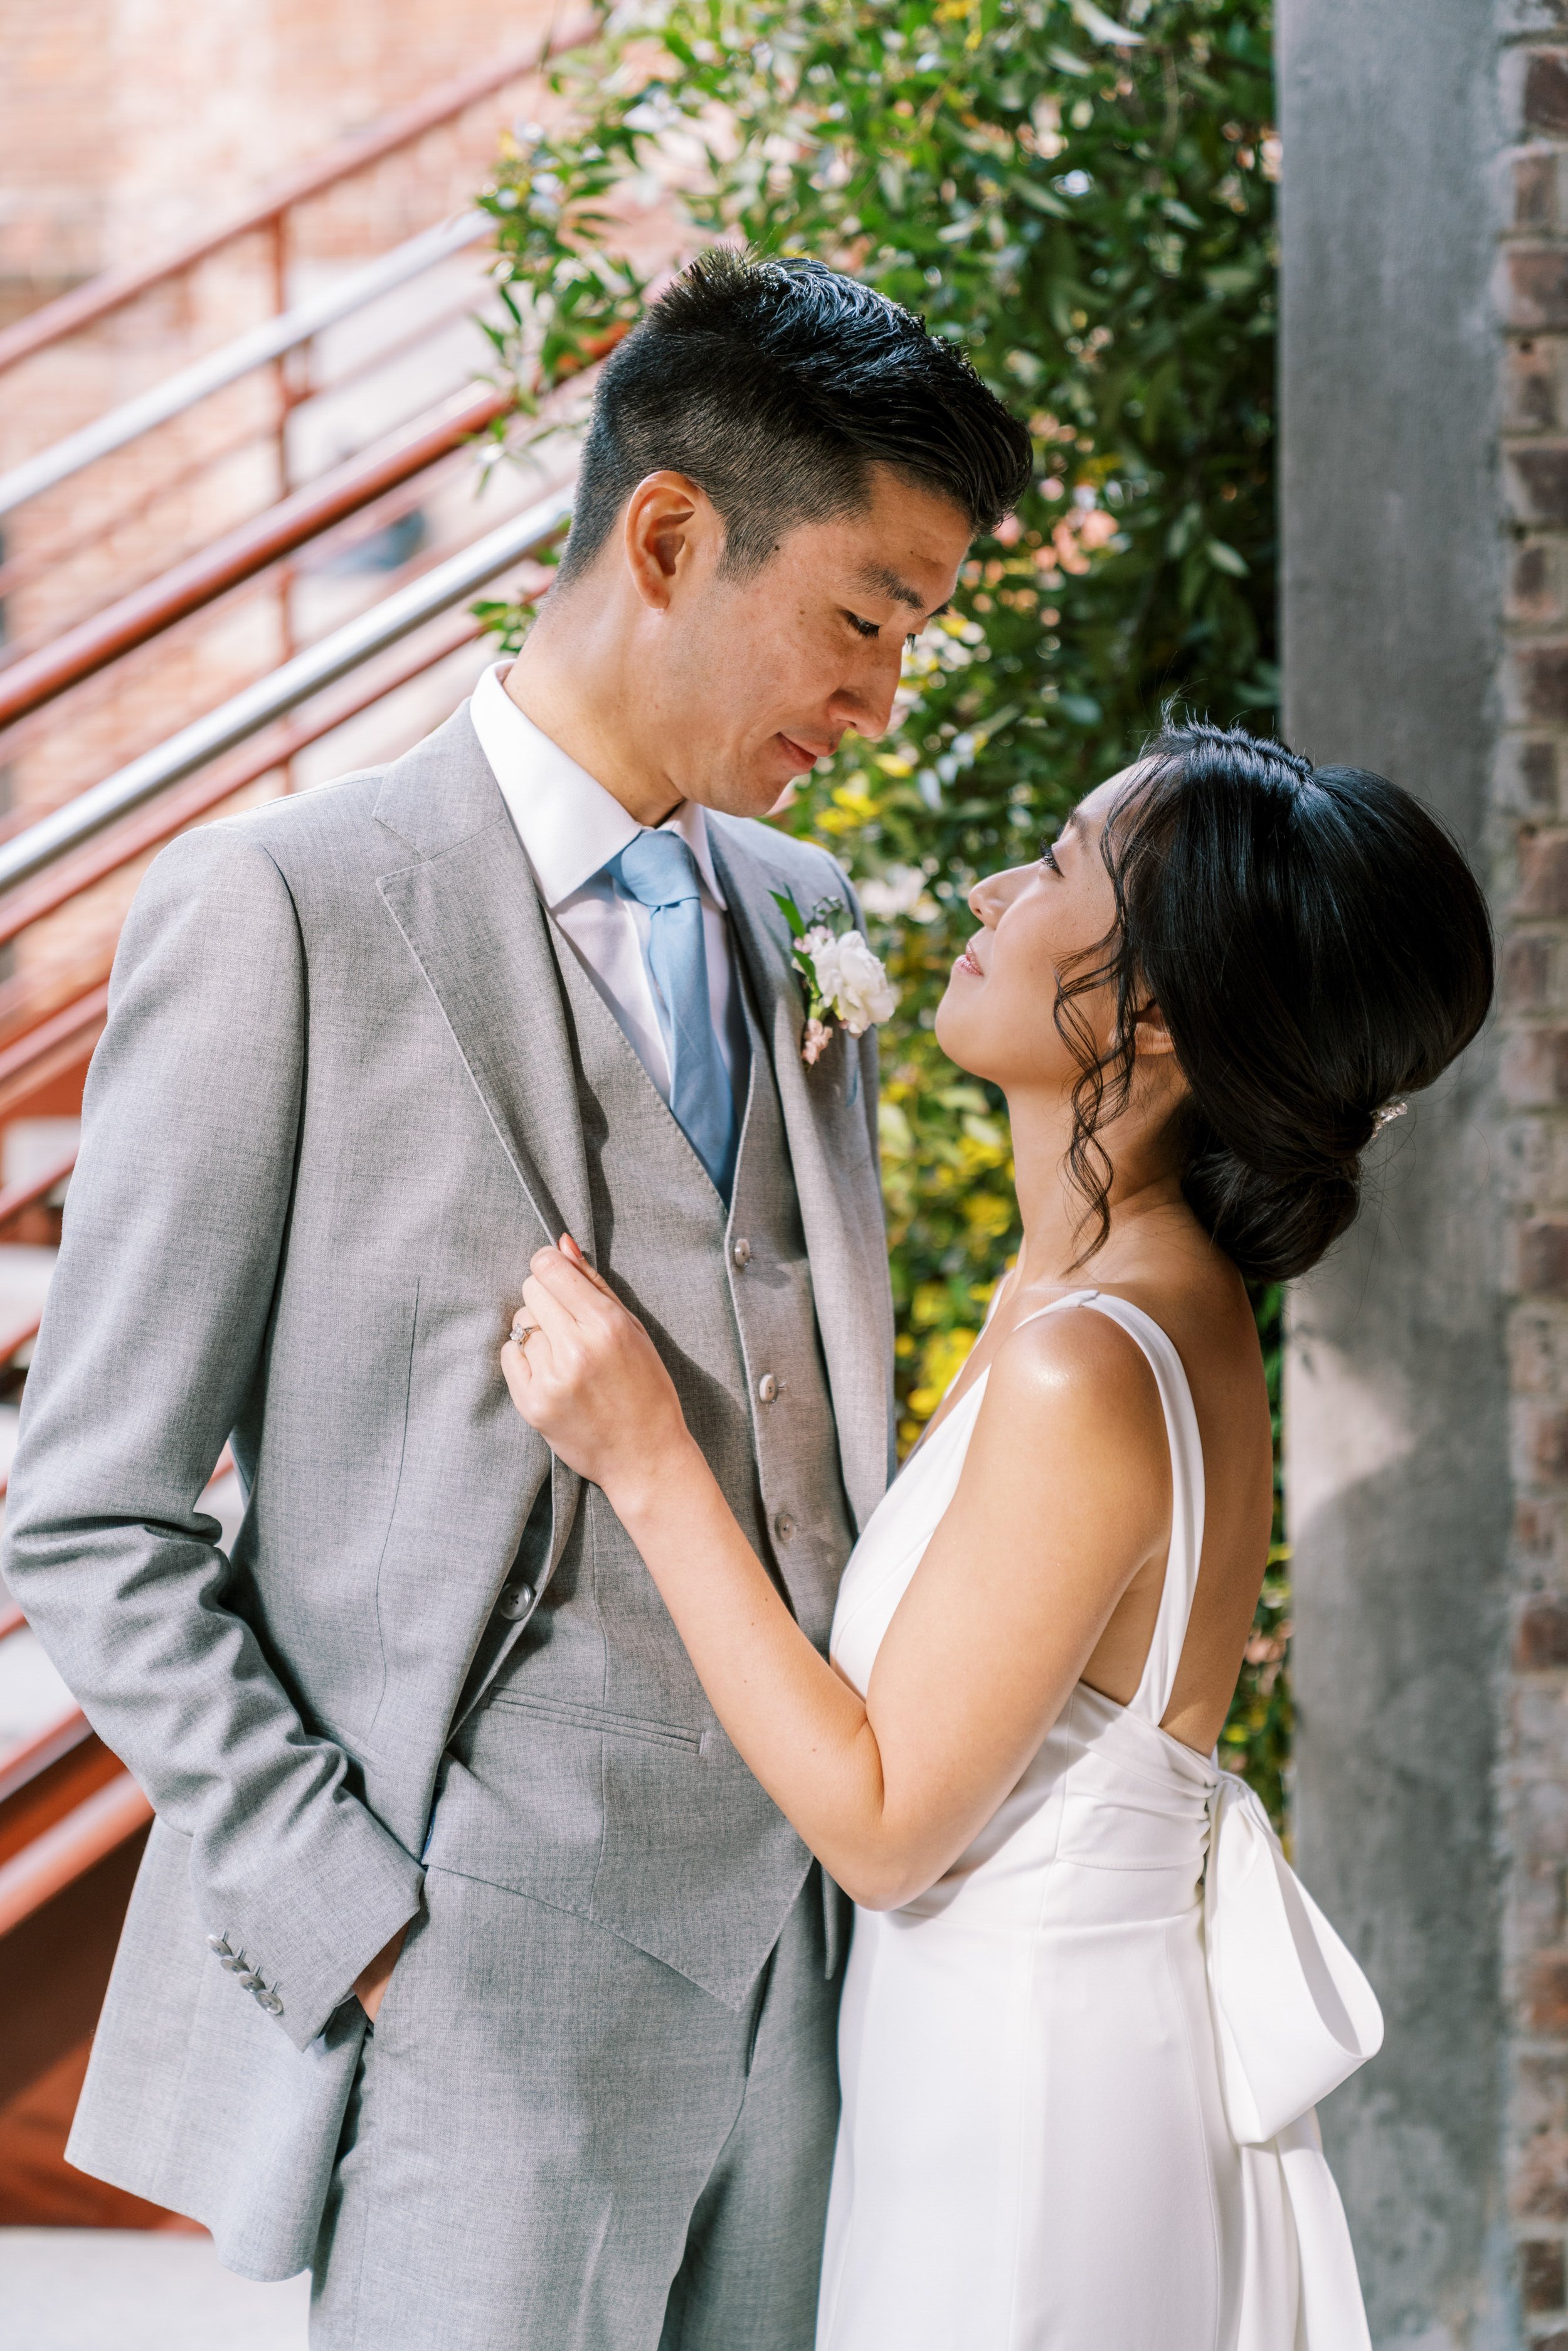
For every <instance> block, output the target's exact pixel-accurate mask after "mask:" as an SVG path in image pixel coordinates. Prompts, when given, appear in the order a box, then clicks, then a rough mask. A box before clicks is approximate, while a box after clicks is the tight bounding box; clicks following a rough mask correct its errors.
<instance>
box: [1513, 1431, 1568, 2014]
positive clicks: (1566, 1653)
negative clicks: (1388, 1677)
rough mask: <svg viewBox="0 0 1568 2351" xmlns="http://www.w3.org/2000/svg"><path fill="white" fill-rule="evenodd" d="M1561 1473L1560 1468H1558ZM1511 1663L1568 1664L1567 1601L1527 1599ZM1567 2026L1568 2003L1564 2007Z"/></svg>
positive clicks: (1567, 1436)
mask: <svg viewBox="0 0 1568 2351" xmlns="http://www.w3.org/2000/svg"><path fill="white" fill-rule="evenodd" d="M1553 1441H1554V1443H1555V1447H1556V1448H1557V1451H1558V1457H1559V1458H1564V1457H1568V1429H1565V1428H1564V1427H1563V1424H1562V1423H1561V1422H1559V1423H1557V1424H1556V1425H1555V1430H1554V1440H1553ZM1557 1474H1559V1475H1561V1470H1559V1471H1558V1473H1557ZM1513 1662H1514V1665H1515V1667H1517V1669H1518V1670H1519V1671H1520V1672H1521V1673H1527V1674H1528V1673H1542V1672H1546V1671H1548V1670H1550V1669H1551V1668H1552V1667H1556V1666H1568V1600H1565V1599H1562V1598H1559V1597H1558V1596H1557V1595H1556V1594H1555V1593H1542V1595H1540V1596H1539V1597H1538V1598H1536V1599H1534V1600H1530V1601H1527V1602H1526V1604H1525V1606H1524V1609H1523V1612H1522V1614H1521V1616H1520V1620H1519V1624H1518V1625H1517V1627H1516V1628H1515V1632H1514V1636H1513ZM1563 2000H1564V2002H1565V2003H1568V1959H1565V1960H1564V1961H1563ZM1563 2022H1564V2024H1565V2025H1568V2004H1565V2006H1564V2010H1563Z"/></svg>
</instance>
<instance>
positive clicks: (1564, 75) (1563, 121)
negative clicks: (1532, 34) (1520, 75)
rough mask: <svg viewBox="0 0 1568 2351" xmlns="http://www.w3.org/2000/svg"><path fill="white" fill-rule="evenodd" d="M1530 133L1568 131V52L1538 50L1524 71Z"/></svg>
mask: <svg viewBox="0 0 1568 2351" xmlns="http://www.w3.org/2000/svg"><path fill="white" fill-rule="evenodd" d="M1524 123H1525V128H1526V130H1527V131H1552V132H1559V133H1560V132H1563V131H1568V52H1565V51H1563V50H1562V49H1537V50H1535V51H1534V52H1533V53H1532V55H1531V57H1529V58H1528V59H1527V61H1526V64H1525V68H1524Z"/></svg>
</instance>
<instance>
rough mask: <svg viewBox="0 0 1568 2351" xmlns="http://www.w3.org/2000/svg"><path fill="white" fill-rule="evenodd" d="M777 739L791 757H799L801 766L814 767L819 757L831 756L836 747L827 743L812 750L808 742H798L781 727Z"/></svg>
mask: <svg viewBox="0 0 1568 2351" xmlns="http://www.w3.org/2000/svg"><path fill="white" fill-rule="evenodd" d="M779 741H780V743H782V744H783V746H784V748H785V749H786V751H788V752H789V757H790V758H792V759H799V761H800V765H801V766H802V767H803V768H814V767H815V766H816V764H817V762H818V760H819V759H827V758H831V757H832V754H833V752H834V751H835V750H836V749H837V748H838V746H837V745H836V744H834V743H828V744H825V745H824V746H823V747H822V748H821V750H818V751H813V750H812V748H811V747H810V744H809V743H798V742H797V741H796V739H795V737H794V736H793V735H786V734H785V733H784V732H783V730H782V729H780V730H779Z"/></svg>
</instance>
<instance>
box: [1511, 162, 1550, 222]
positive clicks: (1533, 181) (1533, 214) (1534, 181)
mask: <svg viewBox="0 0 1568 2351" xmlns="http://www.w3.org/2000/svg"><path fill="white" fill-rule="evenodd" d="M1513 225H1514V226H1515V228H1518V229H1551V228H1554V227H1555V226H1556V225H1557V158H1556V156H1555V155H1521V156H1520V157H1519V158H1518V160H1517V161H1516V162H1515V163H1514V167H1513Z"/></svg>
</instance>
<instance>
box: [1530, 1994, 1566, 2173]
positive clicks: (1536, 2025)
mask: <svg viewBox="0 0 1568 2351" xmlns="http://www.w3.org/2000/svg"><path fill="white" fill-rule="evenodd" d="M1524 2004H1525V2012H1526V2015H1527V2017H1528V2020H1529V2023H1530V2029H1531V2032H1557V2033H1565V2034H1568V1953H1564V1952H1563V1951H1554V1952H1553V1953H1552V1955H1551V1956H1550V1958H1547V1959H1533V1960H1531V1965H1530V1968H1529V1970H1527V1972H1526V1976H1525V1992H1524ZM1561 2209H1564V2210H1568V2206H1564V2207H1563V2208H1561Z"/></svg>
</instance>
